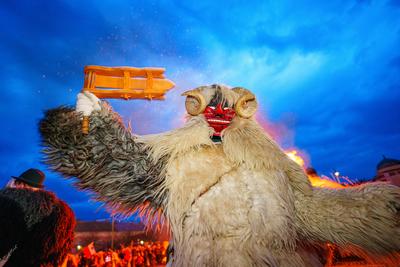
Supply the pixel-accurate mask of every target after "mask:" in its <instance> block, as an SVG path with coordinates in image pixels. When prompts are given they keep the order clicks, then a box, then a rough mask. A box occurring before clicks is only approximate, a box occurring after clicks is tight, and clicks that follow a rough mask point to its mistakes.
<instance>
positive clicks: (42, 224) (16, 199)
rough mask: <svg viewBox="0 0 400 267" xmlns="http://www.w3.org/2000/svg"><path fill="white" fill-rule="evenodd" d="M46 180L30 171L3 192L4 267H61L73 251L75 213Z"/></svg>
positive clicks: (0, 244)
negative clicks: (46, 184)
mask: <svg viewBox="0 0 400 267" xmlns="http://www.w3.org/2000/svg"><path fill="white" fill-rule="evenodd" d="M43 180H44V174H43V172H41V171H40V170H37V169H29V170H27V171H25V172H24V173H22V174H21V175H20V176H19V177H13V178H12V179H11V180H10V181H9V182H8V184H7V186H6V188H4V189H2V190H0V213H1V216H0V259H1V260H0V266H5V267H21V266H32V267H36V266H43V267H44V266H46V267H47V266H48V267H50V266H51V267H54V266H60V265H61V264H62V262H63V260H64V259H65V257H66V256H67V253H68V252H69V251H70V250H71V247H72V242H73V231H74V227H75V217H74V214H73V212H72V210H71V209H70V208H69V207H68V205H67V204H66V203H65V202H63V201H61V200H60V199H58V198H57V197H56V196H55V195H54V194H53V193H51V192H48V191H46V190H43V189H41V188H42V187H43Z"/></svg>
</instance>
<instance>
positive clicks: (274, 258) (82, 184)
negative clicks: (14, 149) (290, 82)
mask: <svg viewBox="0 0 400 267" xmlns="http://www.w3.org/2000/svg"><path fill="white" fill-rule="evenodd" d="M183 95H184V96H186V110H187V112H188V113H189V116H188V121H187V123H186V124H185V125H184V126H183V127H182V128H178V129H175V130H172V131H169V132H165V133H161V134H156V135H146V136H137V135H133V134H132V133H131V132H130V130H129V129H127V128H125V127H124V125H123V123H122V120H121V119H120V117H119V116H118V115H117V114H116V113H114V112H113V111H112V110H111V108H110V107H109V106H108V105H107V104H105V103H104V102H100V101H99V100H98V99H97V98H96V97H95V96H94V95H92V94H90V93H81V94H79V95H78V101H77V107H76V110H74V109H71V108H67V107H60V108H57V109H53V110H49V111H47V112H46V114H45V117H44V119H43V120H42V121H41V123H40V131H41V134H42V138H43V146H44V153H45V156H46V162H47V164H48V165H49V166H50V167H51V168H53V169H54V170H55V171H58V172H60V173H62V174H64V175H65V176H66V177H77V178H78V180H77V181H76V185H77V186H78V187H79V188H81V189H83V190H90V191H93V192H95V193H96V194H95V197H96V199H97V200H99V201H104V202H106V203H107V204H108V205H109V206H110V207H111V208H113V209H115V210H117V211H119V212H121V213H124V214H132V213H133V212H135V211H138V210H139V211H140V212H142V214H145V215H147V218H148V224H152V223H153V222H154V220H156V219H157V218H159V216H161V218H165V219H166V220H167V222H168V224H169V227H170V229H171V233H172V238H173V241H172V243H173V247H174V256H173V262H172V265H174V266H291V267H292V266H311V265H313V264H315V265H318V263H317V262H315V261H314V262H312V261H313V260H315V258H313V257H312V256H310V255H306V256H305V253H304V250H303V249H302V248H303V247H304V246H303V245H304V244H309V243H319V242H322V243H324V242H331V243H334V244H337V245H339V246H343V247H347V246H350V245H351V246H352V247H355V248H363V249H366V250H368V251H370V252H371V253H388V252H390V251H395V250H399V249H400V238H398V237H399V234H400V227H399V223H398V222H399V208H400V190H399V188H396V187H394V186H391V185H387V184H366V185H362V186H358V187H354V188H345V189H340V190H330V189H322V188H313V187H312V186H311V185H310V182H309V180H308V178H307V176H306V174H305V173H304V171H303V169H302V168H301V167H300V166H299V165H297V164H296V163H295V162H294V161H292V160H291V159H289V158H288V157H287V156H286V154H285V153H284V152H283V151H282V150H281V149H280V147H279V146H278V145H277V144H276V143H275V142H274V141H273V140H272V138H271V137H270V136H269V135H268V134H266V133H265V132H264V130H263V129H262V128H261V127H260V125H259V124H258V123H257V122H256V121H255V119H254V114H255V112H256V109H257V101H256V97H255V95H254V94H253V93H251V92H250V91H249V90H247V89H244V88H241V87H236V88H232V89H230V88H228V87H226V86H222V85H211V86H202V87H199V88H196V89H194V90H191V91H188V92H185V93H184V94H183ZM82 115H87V116H88V115H90V131H89V134H88V135H83V134H82V132H81V119H82Z"/></svg>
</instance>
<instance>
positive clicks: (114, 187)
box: [40, 107, 167, 217]
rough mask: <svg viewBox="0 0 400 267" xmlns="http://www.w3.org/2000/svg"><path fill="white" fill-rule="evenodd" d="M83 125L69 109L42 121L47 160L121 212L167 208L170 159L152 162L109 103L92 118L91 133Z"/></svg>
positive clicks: (57, 169)
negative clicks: (165, 180)
mask: <svg viewBox="0 0 400 267" xmlns="http://www.w3.org/2000/svg"><path fill="white" fill-rule="evenodd" d="M81 123H82V122H81V120H80V117H79V116H78V114H77V113H76V112H75V111H74V110H72V109H69V108H58V109H53V110H49V111H48V112H47V113H46V116H45V118H44V119H43V120H42V121H41V123H40V131H41V133H42V137H43V146H44V147H45V149H44V153H45V155H46V163H47V164H48V165H49V166H50V167H51V168H52V169H54V170H56V171H58V172H60V173H62V174H64V175H65V176H67V177H79V181H78V182H77V186H78V187H79V188H81V189H85V190H86V189H90V190H92V191H94V192H96V193H98V194H97V195H96V197H97V200H99V201H103V202H107V203H108V204H109V205H110V206H113V208H115V209H117V210H119V211H120V212H122V213H129V211H133V210H134V209H136V208H138V207H139V206H140V207H141V208H142V209H144V210H143V211H145V212H150V213H152V214H153V212H155V211H157V210H158V209H159V208H162V207H163V202H165V200H166V198H167V192H165V191H160V188H161V187H162V182H163V179H162V177H160V174H161V172H162V169H163V167H164V164H165V162H164V161H162V160H159V161H157V163H153V162H152V161H151V159H150V158H149V157H148V151H146V149H145V148H144V147H143V144H140V143H138V142H136V141H135V136H132V134H131V133H130V131H129V130H127V129H126V128H125V127H124V125H123V124H122V121H121V119H120V118H119V116H118V115H117V114H116V113H114V112H110V110H108V108H107V107H103V109H102V110H101V111H97V112H95V113H94V115H93V116H91V118H90V131H89V134H88V135H86V136H85V135H83V134H82V126H81ZM94 177H95V178H96V179H93V178H94ZM143 204H145V205H143ZM147 204H149V205H147ZM152 214H148V215H152ZM150 217H151V216H150Z"/></svg>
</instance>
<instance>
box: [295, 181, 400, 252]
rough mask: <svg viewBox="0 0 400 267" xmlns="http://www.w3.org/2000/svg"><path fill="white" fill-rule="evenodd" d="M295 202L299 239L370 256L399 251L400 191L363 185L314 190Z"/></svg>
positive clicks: (386, 187)
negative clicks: (359, 250)
mask: <svg viewBox="0 0 400 267" xmlns="http://www.w3.org/2000/svg"><path fill="white" fill-rule="evenodd" d="M313 191H314V192H313V195H312V196H304V197H302V198H297V200H296V212H297V214H296V216H297V228H298V231H299V233H300V236H301V237H302V238H305V239H308V240H311V241H319V242H331V243H335V244H337V245H339V246H342V247H346V246H348V245H355V246H357V247H361V248H364V249H366V250H368V251H370V252H376V253H386V252H393V251H398V250H400V238H399V236H400V224H399V219H400V189H399V188H398V187H395V186H391V185H387V184H366V185H362V186H357V187H349V188H344V189H322V188H314V190H313Z"/></svg>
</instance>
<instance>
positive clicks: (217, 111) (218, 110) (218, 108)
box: [215, 103, 224, 116]
mask: <svg viewBox="0 0 400 267" xmlns="http://www.w3.org/2000/svg"><path fill="white" fill-rule="evenodd" d="M215 114H216V115H220V116H222V115H223V114H224V110H223V109H222V105H221V103H219V104H218V105H217V106H216V107H215Z"/></svg>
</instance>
